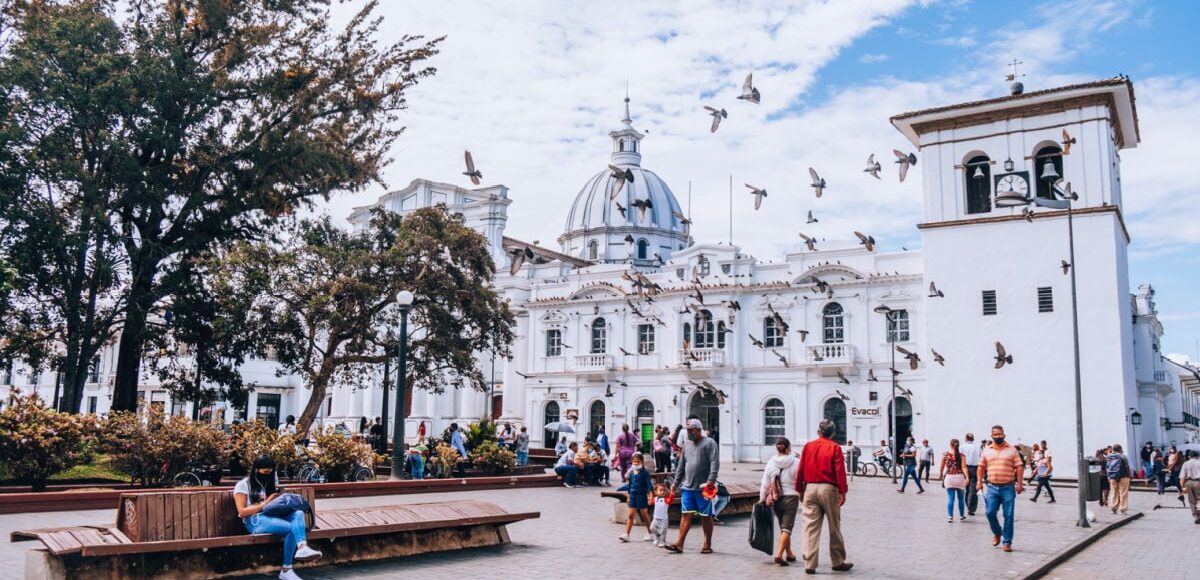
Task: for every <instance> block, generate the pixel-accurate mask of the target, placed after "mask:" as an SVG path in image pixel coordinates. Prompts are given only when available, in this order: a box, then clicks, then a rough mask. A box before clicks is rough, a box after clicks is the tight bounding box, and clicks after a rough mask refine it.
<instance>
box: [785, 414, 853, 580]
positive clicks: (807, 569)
mask: <svg viewBox="0 0 1200 580" xmlns="http://www.w3.org/2000/svg"><path fill="white" fill-rule="evenodd" d="M833 433H834V425H833V422H832V421H830V420H829V419H822V420H821V422H820V423H819V424H818V425H817V435H819V437H817V438H816V439H814V440H812V441H809V442H808V443H805V444H804V448H803V449H801V450H800V467H799V471H798V472H797V473H796V488H797V489H798V490H799V491H800V497H801V498H803V499H802V500H801V505H803V507H804V573H805V574H816V573H817V553H818V552H819V551H820V548H821V525H822V523H823V522H822V520H823V519H827V520H829V558H830V560H832V561H833V570H834V571H835V572H847V571H849V570H850V569H851V568H853V567H854V564H852V563H850V562H847V561H846V544H845V541H844V540H843V539H842V505H843V504H845V503H846V491H847V487H846V462H845V460H844V459H843V455H842V447H841V446H840V445H838V444H837V443H835V442H834V441H833V439H831V437H833Z"/></svg>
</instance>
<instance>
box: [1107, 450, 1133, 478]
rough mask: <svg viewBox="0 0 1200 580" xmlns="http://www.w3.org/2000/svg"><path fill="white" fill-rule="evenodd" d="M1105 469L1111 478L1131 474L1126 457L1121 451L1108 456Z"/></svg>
mask: <svg viewBox="0 0 1200 580" xmlns="http://www.w3.org/2000/svg"><path fill="white" fill-rule="evenodd" d="M1105 471H1106V475H1107V476H1108V478H1109V479H1121V478H1123V477H1128V476H1129V470H1128V469H1127V468H1126V466H1125V457H1124V456H1122V455H1121V454H1119V453H1113V454H1112V455H1109V456H1108V460H1107V463H1106V464H1105Z"/></svg>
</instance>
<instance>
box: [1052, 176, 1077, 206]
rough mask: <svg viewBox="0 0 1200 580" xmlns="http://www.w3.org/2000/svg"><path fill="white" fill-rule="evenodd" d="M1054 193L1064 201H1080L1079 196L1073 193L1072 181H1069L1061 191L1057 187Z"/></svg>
mask: <svg viewBox="0 0 1200 580" xmlns="http://www.w3.org/2000/svg"><path fill="white" fill-rule="evenodd" d="M1054 192H1055V193H1057V194H1058V195H1060V196H1061V197H1062V198H1063V199H1069V200H1071V201H1075V200H1077V199H1079V194H1078V193H1075V192H1074V191H1071V182H1070V181H1068V182H1067V184H1066V185H1064V186H1063V187H1062V188H1061V189H1060V188H1057V187H1055V188H1054Z"/></svg>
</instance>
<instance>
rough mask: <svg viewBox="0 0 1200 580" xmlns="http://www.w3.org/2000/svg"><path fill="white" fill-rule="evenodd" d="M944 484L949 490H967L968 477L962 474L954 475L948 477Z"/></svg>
mask: <svg viewBox="0 0 1200 580" xmlns="http://www.w3.org/2000/svg"><path fill="white" fill-rule="evenodd" d="M944 483H945V486H946V488H948V489H966V488H967V476H965V475H963V474H961V473H952V474H950V475H947V476H946V478H945V482H944Z"/></svg>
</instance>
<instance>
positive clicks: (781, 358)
mask: <svg viewBox="0 0 1200 580" xmlns="http://www.w3.org/2000/svg"><path fill="white" fill-rule="evenodd" d="M771 354H773V355H775V358H777V359H779V362H781V363H783V368H791V366H792V365H789V364H788V359H787V357H786V356H783V355H781V354H779V351H777V350H775V349H771Z"/></svg>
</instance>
